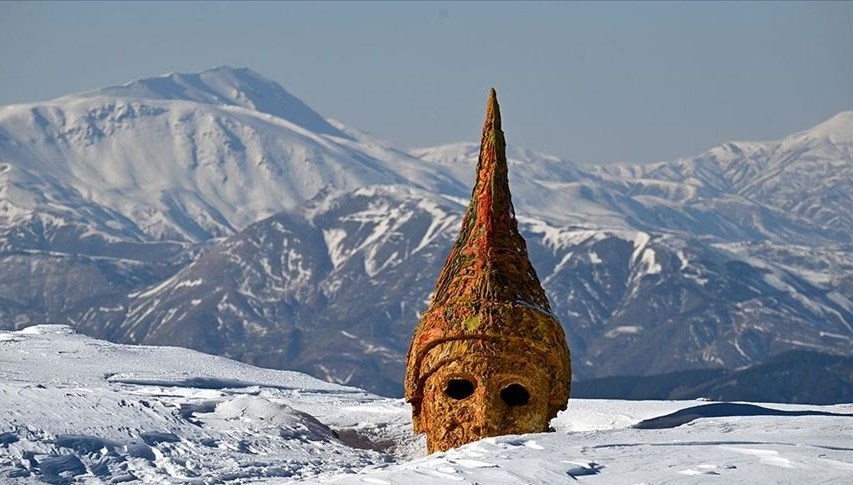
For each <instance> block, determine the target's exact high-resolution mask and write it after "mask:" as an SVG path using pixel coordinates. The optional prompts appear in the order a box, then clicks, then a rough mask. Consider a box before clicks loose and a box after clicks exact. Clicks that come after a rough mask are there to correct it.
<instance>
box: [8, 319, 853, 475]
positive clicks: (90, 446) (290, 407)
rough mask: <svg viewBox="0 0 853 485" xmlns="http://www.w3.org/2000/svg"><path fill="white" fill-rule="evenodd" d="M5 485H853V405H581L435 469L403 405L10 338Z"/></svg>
mask: <svg viewBox="0 0 853 485" xmlns="http://www.w3.org/2000/svg"><path fill="white" fill-rule="evenodd" d="M0 410H2V411H0V412H1V413H2V416H3V419H2V421H0V481H3V482H4V483H33V482H36V481H39V482H46V483H90V482H94V483H119V482H130V481H133V482H146V483H182V482H193V483H207V482H216V483H246V482H249V481H252V482H257V481H263V482H275V483H293V482H298V483H387V484H403V483H405V484H409V483H418V484H420V483H424V484H432V483H434V484H439V483H447V482H448V481H458V482H461V483H492V484H515V483H529V484H552V483H574V482H576V481H578V480H585V481H586V480H588V481H590V482H596V483H625V482H629V483H635V482H636V483H640V482H642V483H661V482H671V481H685V482H688V483H696V482H697V481H702V480H704V479H723V480H725V481H726V482H736V483H800V482H804V481H817V482H827V483H831V482H832V483H835V482H838V483H841V482H843V481H844V480H845V478H849V476H850V473H851V471H852V470H853V466H852V465H851V462H853V450H851V449H850V434H851V432H853V405H850V404H843V405H836V406H795V405H755V404H738V403H709V402H707V401H601V400H578V399H573V400H570V401H569V407H568V409H567V410H566V411H563V412H561V413H560V414H559V415H558V416H557V417H556V418H555V419H554V420H553V421H552V422H551V425H552V427H553V428H554V430H555V431H554V432H552V433H538V434H527V435H514V436H501V437H496V438H486V439H484V440H481V441H477V442H474V443H469V444H467V445H465V446H462V447H460V448H458V449H453V450H449V451H447V452H443V453H435V454H432V455H429V456H425V451H426V450H425V443H424V440H423V438H422V437H419V436H413V435H412V434H411V421H410V416H411V410H410V409H409V407H408V405H407V404H405V403H404V402H403V401H402V400H400V399H389V398H382V397H379V396H375V395H372V394H368V393H366V392H363V391H361V390H359V389H356V388H351V387H342V386H338V385H335V384H329V383H325V382H322V381H318V380H316V379H314V378H311V377H309V376H306V375H304V374H299V373H296V372H288V371H276V370H269V369H261V368H257V367H252V366H249V365H246V364H242V363H238V362H234V361H231V360H228V359H224V358H221V357H215V356H211V355H206V354H202V353H198V352H194V351H190V350H187V349H179V348H173V347H144V346H125V345H117V344H112V343H108V342H105V341H99V340H94V339H91V338H89V337H84V336H82V335H79V334H75V333H74V332H73V331H72V330H71V329H70V328H69V327H65V326H56V325H38V326H32V327H29V328H27V329H25V330H21V331H17V332H3V331H0Z"/></svg>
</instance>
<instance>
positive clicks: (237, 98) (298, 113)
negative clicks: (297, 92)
mask: <svg viewBox="0 0 853 485" xmlns="http://www.w3.org/2000/svg"><path fill="white" fill-rule="evenodd" d="M83 96H89V97H94V96H111V97H116V96H117V97H134V98H143V99H157V100H180V101H194V102H197V103H203V104H212V105H227V106H240V107H243V108H248V109H252V110H255V111H260V112H262V113H266V114H270V115H273V116H276V117H278V118H282V119H285V120H287V121H289V122H291V123H294V124H296V125H298V126H301V127H303V128H305V129H307V130H310V131H313V132H315V133H320V134H324V135H333V136H338V137H341V138H350V137H349V136H347V135H346V134H345V133H344V132H342V131H341V130H339V129H337V128H335V127H334V126H332V125H331V124H330V123H329V122H328V121H326V119H325V118H324V117H323V116H321V115H320V114H319V113H317V112H316V111H314V110H312V109H311V108H310V107H308V105H306V104H305V103H304V102H302V100H300V99H299V98H297V97H296V96H293V95H292V94H290V93H289V92H288V91H287V90H285V89H284V88H283V87H282V86H281V85H280V84H278V83H277V82H275V81H273V80H271V79H268V78H265V77H263V76H262V75H260V74H258V73H257V72H255V71H253V70H251V69H249V68H247V67H240V68H235V67H231V66H226V65H221V66H217V67H214V68H211V69H208V70H206V71H202V72H199V73H169V74H164V75H162V76H157V77H152V78H145V79H140V80H137V81H131V82H129V83H126V84H122V85H121V86H111V87H107V88H103V89H98V90H95V91H90V92H88V93H85V94H84V95H83Z"/></svg>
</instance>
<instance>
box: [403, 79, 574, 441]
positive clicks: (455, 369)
mask: <svg viewBox="0 0 853 485" xmlns="http://www.w3.org/2000/svg"><path fill="white" fill-rule="evenodd" d="M507 172H508V167H507V160H506V142H505V141H504V135H503V131H501V117H500V108H499V106H498V101H497V96H496V94H495V90H494V89H492V90H491V91H490V92H489V100H488V104H487V108H486V120H485V123H484V124H483V136H482V141H481V144H480V157H479V161H478V162H477V181H476V183H475V185H474V190H473V192H472V194H471V201H470V203H469V205H468V209H467V211H466V212H465V216H464V218H463V220H462V228H461V230H460V233H459V237H458V238H457V240H456V243H455V244H454V245H453V248H452V249H451V251H450V254H449V255H448V257H447V262H446V263H445V265H444V268H443V269H442V271H441V274H440V275H439V277H438V281H437V282H436V285H435V291H434V293H433V297H432V300H431V301H430V305H429V308H428V309H427V311H426V312H425V313H424V314H423V316H422V317H421V320H420V322H419V323H418V326H417V328H416V329H415V334H414V336H413V338H412V343H411V346H410V347H409V354H408V362H407V367H406V382H405V396H406V400H407V401H409V402H410V403H411V404H412V421H413V425H414V429H415V432H418V433H421V432H423V433H426V434H427V448H428V450H429V452H430V453H432V452H434V451H442V450H446V449H449V448H453V447H456V446H460V445H462V444H465V443H468V442H471V441H475V440H478V439H480V438H483V437H486V436H497V435H502V434H518V433H530V432H540V431H546V430H547V429H548V422H549V421H550V420H551V418H553V417H554V416H556V414H557V412H559V411H560V410H562V409H565V408H566V404H567V402H568V398H569V386H570V381H571V364H570V358H569V349H568V346H567V345H566V338H565V335H564V333H563V329H562V327H561V326H560V323H559V321H558V320H557V319H556V317H555V316H554V315H553V314H552V313H551V309H550V305H549V304H548V299H547V297H546V296H545V291H544V290H543V289H542V285H541V284H540V283H539V278H538V277H537V276H536V271H535V270H534V269H533V265H532V264H531V263H530V259H529V257H528V254H527V245H526V244H525V242H524V238H522V237H521V234H519V232H518V222H517V221H516V218H515V211H514V209H513V206H512V198H511V195H510V192H509V180H508V173H507Z"/></svg>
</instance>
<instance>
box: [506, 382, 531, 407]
mask: <svg viewBox="0 0 853 485" xmlns="http://www.w3.org/2000/svg"><path fill="white" fill-rule="evenodd" d="M501 399H503V401H504V402H505V403H507V405H508V406H524V405H525V404H527V403H528V402H529V401H530V393H529V392H527V389H525V388H524V386H522V385H521V384H510V385H508V386H506V387H504V388H503V389H502V390H501Z"/></svg>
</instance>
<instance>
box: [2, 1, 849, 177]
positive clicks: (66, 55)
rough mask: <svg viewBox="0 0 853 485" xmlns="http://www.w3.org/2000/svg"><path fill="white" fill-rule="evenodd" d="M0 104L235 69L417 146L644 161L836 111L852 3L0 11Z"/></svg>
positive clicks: (30, 7) (844, 92)
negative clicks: (496, 139)
mask: <svg viewBox="0 0 853 485" xmlns="http://www.w3.org/2000/svg"><path fill="white" fill-rule="evenodd" d="M0 53H2V56H3V59H4V68H3V69H2V70H0V105H6V104H16V103H27V102H36V101H44V100H48V99H52V98H55V97H58V96H62V95H66V94H72V93H77V92H82V91H88V90H92V89H97V88H101V87H106V86H109V85H116V84H122V83H124V82H128V81H132V80H135V79H139V78H145V77H152V76H156V75H160V74H164V73H168V72H198V71H202V70H205V69H209V68H212V67H215V66H218V65H223V64H225V65H231V66H234V67H249V68H251V69H253V70H255V71H257V72H259V73H260V74H262V75H263V76H266V77H268V78H270V79H273V80H275V81H277V82H279V83H280V84H281V85H282V86H283V87H284V88H285V89H287V90H288V91H290V92H291V93H292V94H294V95H295V96H297V97H298V98H300V99H302V100H303V101H305V102H306V103H307V104H308V105H309V106H311V107H312V108H313V109H315V110H317V111H318V112H319V113H320V114H322V115H323V116H326V117H329V118H334V119H337V120H340V121H342V122H344V123H346V124H348V125H351V126H353V127H354V128H357V129H360V130H364V131H367V132H370V133H372V134H374V135H376V136H377V137H379V138H382V139H386V140H388V141H390V142H392V143H394V144H395V145H397V146H400V147H404V148H408V147H419V146H430V145H436V144H441V143H452V142H458V141H474V140H476V138H477V136H478V130H479V124H480V123H481V121H482V120H481V118H482V112H483V109H484V108H483V107H484V103H485V99H486V94H487V91H488V89H489V87H491V86H494V87H495V88H496V89H497V91H498V97H499V99H500V102H501V107H502V111H503V113H504V128H505V130H506V133H507V139H508V142H509V143H510V144H516V145H520V146H523V147H525V148H530V149H534V150H537V151H541V152H545V153H550V154H553V155H557V156H560V157H562V158H566V159H570V160H574V161H577V162H584V163H605V162H613V161H626V162H650V161H656V160H669V159H673V158H677V157H679V156H689V155H694V154H698V153H700V152H702V151H704V150H707V149H708V148H711V147H712V146H714V145H717V144H719V143H722V142H724V141H728V140H732V139H737V140H740V139H751V140H762V139H777V138H781V137H783V136H785V135H787V134H790V133H792V132H796V131H800V130H803V129H806V128H808V127H810V126H813V125H815V124H817V123H820V122H822V121H824V120H826V119H828V118H829V117H831V116H833V115H834V114H836V113H838V112H840V111H844V110H850V109H853V88H851V87H853V3H850V2H838V3H834V2H830V3H815V2H809V3H805V2H803V3H793V2H787V3H721V4H718V3H699V4H695V3H642V4H638V3H604V4H592V3H533V4H531V3H481V2H472V3H445V2H422V3H331V2H327V3H289V2H286V3H239V4H237V3H228V2H215V3H202V4H198V3H192V4H188V3H166V4H162V3H145V2H133V3H100V2H94V3H90V2H80V3H71V4H65V3H22V2H4V3H0Z"/></svg>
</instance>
